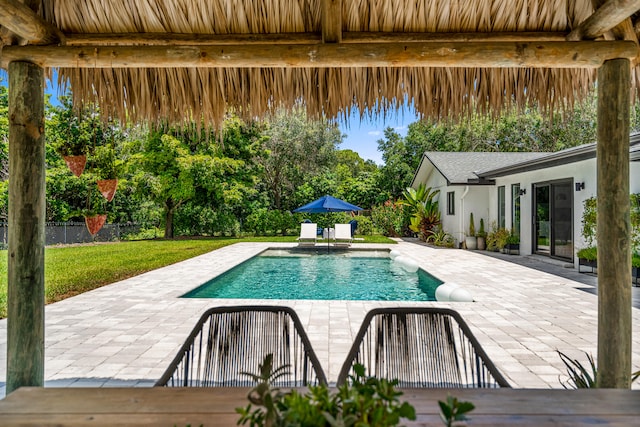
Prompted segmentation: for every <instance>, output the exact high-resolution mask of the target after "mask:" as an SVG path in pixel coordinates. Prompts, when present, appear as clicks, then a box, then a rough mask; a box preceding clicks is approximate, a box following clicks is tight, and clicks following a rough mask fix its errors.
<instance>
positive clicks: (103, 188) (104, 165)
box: [95, 146, 120, 202]
mask: <svg viewBox="0 0 640 427" xmlns="http://www.w3.org/2000/svg"><path fill="white" fill-rule="evenodd" d="M95 157H96V160H95V168H96V172H97V173H98V176H100V179H98V180H97V181H96V184H97V185H98V190H99V191H100V194H102V197H104V198H105V199H107V201H108V202H110V201H111V200H113V196H115V194H116V189H117V188H118V169H119V167H120V164H119V161H117V160H116V159H115V158H114V153H113V148H112V147H110V146H102V147H98V148H97V149H96V153H95Z"/></svg>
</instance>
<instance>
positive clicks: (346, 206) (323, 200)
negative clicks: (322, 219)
mask: <svg viewBox="0 0 640 427" xmlns="http://www.w3.org/2000/svg"><path fill="white" fill-rule="evenodd" d="M361 210H362V208H361V207H359V206H356V205H352V204H351V203H348V202H345V201H344V200H340V199H336V198H335V197H333V196H329V195H327V196H322V197H320V198H319V199H317V200H314V201H313V202H311V203H307V204H306V205H304V206H300V207H299V208H298V209H294V210H293V211H294V212H307V213H327V212H350V211H361Z"/></svg>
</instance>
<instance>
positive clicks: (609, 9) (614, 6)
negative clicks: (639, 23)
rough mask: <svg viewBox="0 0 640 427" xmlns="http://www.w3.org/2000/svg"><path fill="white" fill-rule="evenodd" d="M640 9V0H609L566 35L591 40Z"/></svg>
mask: <svg viewBox="0 0 640 427" xmlns="http://www.w3.org/2000/svg"><path fill="white" fill-rule="evenodd" d="M638 10H640V0H609V1H607V2H606V3H605V4H603V5H602V7H600V8H599V9H598V10H596V11H595V13H594V14H593V15H591V16H590V17H588V18H587V19H585V20H584V21H583V22H582V23H581V24H580V25H579V26H578V27H577V28H576V29H575V30H573V31H571V32H570V33H569V35H568V36H567V40H569V41H578V40H592V39H595V38H597V37H600V36H601V35H603V34H604V33H605V32H606V31H609V30H611V29H612V28H614V27H615V26H616V25H618V24H620V23H621V22H622V21H624V20H625V19H627V18H629V17H630V16H631V15H633V14H634V13H636V12H637V11H638Z"/></svg>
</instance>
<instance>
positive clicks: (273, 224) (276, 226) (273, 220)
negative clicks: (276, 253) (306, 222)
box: [245, 208, 300, 236]
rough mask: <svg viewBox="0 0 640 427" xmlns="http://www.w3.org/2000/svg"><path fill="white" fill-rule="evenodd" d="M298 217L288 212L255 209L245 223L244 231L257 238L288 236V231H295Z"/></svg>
mask: <svg viewBox="0 0 640 427" xmlns="http://www.w3.org/2000/svg"><path fill="white" fill-rule="evenodd" d="M299 219H300V216H298V215H293V214H292V213H291V212H289V211H278V210H269V209H266V208H260V209H255V210H254V211H253V212H252V213H251V214H249V216H247V221H246V222H245V229H246V230H248V231H251V232H253V233H255V234H256V235H258V236H266V235H273V234H281V235H283V236H285V235H287V234H288V231H289V230H292V229H296V228H297V227H298V224H299V223H300V221H299Z"/></svg>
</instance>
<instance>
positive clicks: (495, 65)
mask: <svg viewBox="0 0 640 427" xmlns="http://www.w3.org/2000/svg"><path fill="white" fill-rule="evenodd" d="M24 3H25V5H23V4H22V3H21V2H20V1H18V0H0V25H1V26H2V27H1V28H0V35H1V36H2V41H3V44H4V48H3V51H2V56H1V57H0V59H1V62H2V66H3V67H6V66H7V64H8V62H9V61H12V60H29V61H33V62H35V63H38V64H40V65H42V66H44V67H47V68H50V67H52V68H58V75H59V77H60V79H61V81H62V82H64V83H66V84H69V85H70V86H71V87H72V89H73V94H74V102H75V104H76V105H77V106H81V105H82V104H83V103H88V102H92V101H95V102H97V103H98V105H99V107H100V108H101V110H102V111H103V112H106V113H109V114H112V115H115V116H116V117H120V118H125V117H128V118H130V119H132V120H136V121H139V120H142V121H151V122H157V121H165V120H166V121H168V122H172V123H175V122H178V123H179V122H182V121H185V120H190V119H202V120H204V121H205V122H206V123H208V124H213V125H217V124H220V123H221V120H222V119H223V118H224V115H225V113H226V112H227V111H229V110H230V109H233V110H234V111H236V112H240V114H241V115H243V116H244V117H255V116H261V115H263V114H264V113H265V112H267V111H268V110H269V109H270V108H273V107H274V106H280V105H282V106H285V107H291V106H293V105H294V104H296V103H300V102H303V103H304V104H305V105H306V107H307V109H308V112H309V114H310V115H312V116H318V115H326V116H327V117H336V116H340V115H344V116H346V115H348V114H349V113H350V110H351V109H352V108H354V107H358V109H359V110H360V111H361V112H363V113H367V112H368V113H372V112H380V111H382V112H384V111H386V110H387V109H388V108H390V107H395V106H398V105H400V104H402V103H404V102H405V100H408V102H410V103H413V105H414V106H415V108H416V110H417V111H418V113H419V114H422V115H424V116H428V117H431V118H436V119H437V118H442V117H454V118H455V117H459V116H462V115H466V114H469V113H471V112H480V113H498V112H500V111H501V110H503V109H505V108H511V107H523V106H525V105H526V104H527V103H537V104H538V105H539V106H541V107H542V108H543V109H551V108H555V107H571V106H572V104H573V103H574V102H575V101H576V100H580V99H582V98H583V97H585V96H586V95H587V94H588V93H589V91H591V90H592V89H593V88H594V83H595V79H596V70H597V67H598V66H599V65H600V64H602V62H603V61H604V60H605V59H612V58H619V57H624V58H630V59H633V58H635V56H636V55H637V46H636V45H633V44H632V43H630V42H617V41H611V40H622V39H625V40H631V41H633V42H634V43H636V44H637V36H636V35H635V31H634V24H635V22H634V19H635V15H634V13H635V12H636V11H637V10H638V9H640V5H638V3H639V2H638V1H637V0H635V1H630V0H627V1H624V2H620V1H617V0H615V1H614V0H612V1H610V2H608V3H606V4H604V5H603V6H602V7H601V8H600V9H599V11H598V12H600V13H601V15H602V16H597V14H596V15H594V8H593V6H592V1H591V0H564V1H558V0H466V1H451V0H425V1H405V0H233V1H232V0H157V1H153V0H56V1H53V0H26V1H24ZM27 6H29V7H31V9H32V10H34V11H35V13H33V14H32V15H33V16H30V15H29V13H28V12H29V10H26V11H25V9H26V8H27ZM607 8H608V9H607ZM2 9H4V10H2ZM592 15H593V16H595V18H594V17H592V18H590V19H591V20H592V21H595V24H594V23H593V22H590V21H589V20H588V19H587V18H589V17H591V16H592ZM34 17H35V18H36V19H34ZM25 23H26V25H25ZM612 23H613V25H611V24H612ZM598 25H600V26H598ZM614 25H617V26H616V27H615V28H613V30H610V29H611V28H612V27H613V26H614ZM590 39H598V41H597V42H596V44H594V43H593V42H592V41H589V40H590ZM567 40H571V44H568V42H567ZM38 45H39V46H42V47H41V48H36V47H34V46H38ZM634 82H635V77H634ZM634 87H635V86H634Z"/></svg>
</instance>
